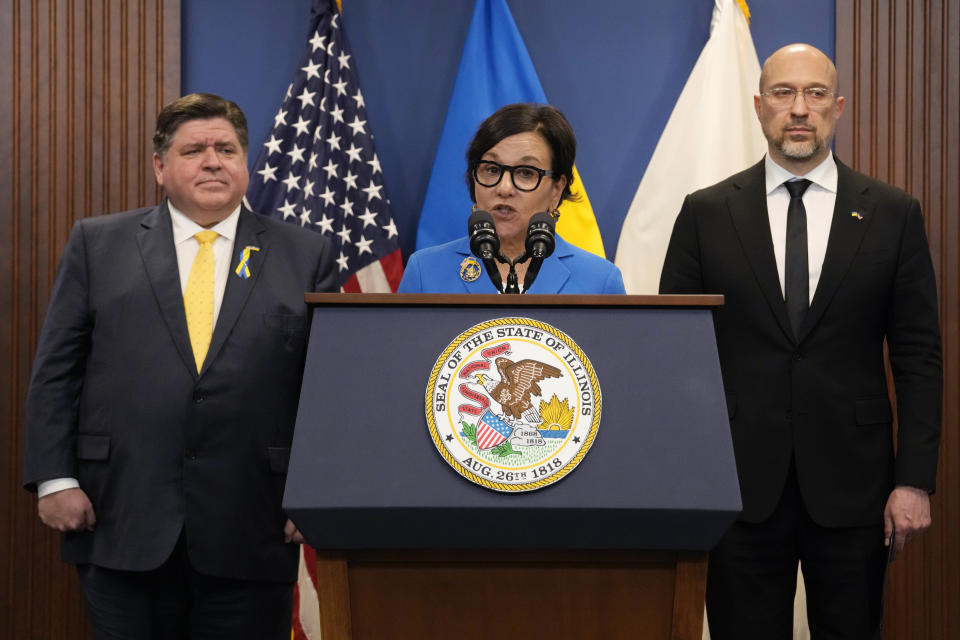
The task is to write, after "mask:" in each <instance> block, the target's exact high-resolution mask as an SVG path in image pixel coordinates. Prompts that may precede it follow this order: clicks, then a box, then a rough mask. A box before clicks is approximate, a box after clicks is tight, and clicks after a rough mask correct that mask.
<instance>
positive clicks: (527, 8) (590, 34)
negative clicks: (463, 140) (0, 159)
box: [182, 0, 835, 259]
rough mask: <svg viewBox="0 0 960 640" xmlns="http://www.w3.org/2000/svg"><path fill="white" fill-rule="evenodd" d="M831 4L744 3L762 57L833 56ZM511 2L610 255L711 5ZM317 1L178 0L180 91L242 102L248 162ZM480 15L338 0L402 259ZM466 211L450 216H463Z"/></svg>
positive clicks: (448, 0) (452, 4)
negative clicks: (795, 50)
mask: <svg viewBox="0 0 960 640" xmlns="http://www.w3.org/2000/svg"><path fill="white" fill-rule="evenodd" d="M834 2H835V0H807V1H806V2H803V3H798V2H796V1H795V0H748V3H747V4H748V5H749V7H750V11H751V13H752V20H751V24H750V27H751V32H752V33H753V40H754V44H755V45H756V49H757V55H758V56H759V57H760V61H761V63H762V62H763V60H764V59H765V58H766V57H767V56H768V55H770V54H771V53H773V51H775V50H776V49H777V48H779V47H780V46H782V45H785V44H789V43H791V42H809V43H811V44H813V45H815V46H817V47H819V48H820V49H822V50H823V51H825V52H826V53H827V54H828V55H830V56H831V57H832V56H833V52H834V31H835V29H834V24H835V20H834ZM508 4H509V6H510V9H511V11H512V12H513V16H514V19H515V20H516V22H517V26H518V28H519V29H520V33H521V34H522V35H523V38H524V41H525V42H526V45H527V49H528V51H529V52H530V56H531V58H532V59H533V63H534V65H535V66H536V69H537V73H538V74H539V76H540V81H541V83H542V85H543V88H544V91H545V92H546V95H547V98H548V99H549V100H550V102H551V103H553V104H555V105H556V106H558V107H559V108H560V109H561V110H563V111H564V113H565V114H566V115H567V117H568V118H569V120H570V122H571V123H572V125H573V127H574V130H575V131H576V134H577V141H578V145H579V147H578V154H577V168H578V169H579V170H580V174H581V177H582V178H583V181H584V183H585V185H586V187H587V191H588V193H589V195H590V200H591V203H592V204H593V208H594V212H595V213H596V216H597V220H598V223H599V225H600V232H601V234H602V235H603V242H604V247H605V249H606V252H607V257H609V258H611V259H612V258H613V254H614V251H615V250H616V246H617V239H618V238H619V235H620V227H621V225H622V224H623V218H624V216H626V213H627V209H628V208H629V207H630V202H631V201H632V199H633V194H634V192H635V191H636V189H637V185H638V184H639V183H640V178H641V177H642V176H643V172H644V170H645V168H646V165H647V161H648V160H649V159H650V155H651V154H652V153H653V149H654V147H655V146H656V144H657V140H658V139H659V137H660V132H661V131H662V130H663V127H664V125H665V124H666V122H667V118H669V116H670V112H671V110H672V109H673V105H674V103H675V102H676V99H677V97H678V96H679V95H680V91H681V89H682V88H683V84H684V82H685V81H686V79H687V75H688V74H689V73H690V70H691V69H692V68H693V65H694V63H695V62H696V59H697V56H699V54H700V51H701V49H702V48H703V45H704V43H705V42H706V40H707V37H708V35H709V31H710V18H711V15H712V12H713V4H714V3H713V1H712V0H671V1H669V2H665V1H652V0H651V1H639V2H638V1H637V0H602V1H600V0H598V1H597V2H593V3H584V2H583V1H582V0H509V2H508ZM310 5H311V2H310V0H282V1H280V2H277V1H275V0H184V2H183V9H182V16H183V44H182V46H183V52H182V60H183V63H182V64H183V69H182V78H183V80H182V83H183V93H190V92H194V91H210V92H213V93H218V94H220V95H223V96H225V97H228V98H230V99H232V100H234V101H236V102H237V103H238V104H239V105H240V107H241V108H242V109H243V110H244V111H245V112H246V114H247V118H248V120H249V126H250V146H251V149H250V162H251V164H252V163H253V161H254V160H255V159H256V156H257V153H258V152H259V145H261V144H262V143H263V141H264V140H266V138H267V133H268V131H269V129H270V127H272V126H273V116H274V114H275V113H276V111H277V109H278V108H279V106H280V102H281V100H282V99H283V95H284V92H285V91H286V88H287V85H288V83H289V82H290V79H291V77H292V76H293V73H294V71H295V70H296V67H297V66H299V64H300V62H299V61H300V58H301V56H302V55H303V52H304V48H305V46H306V39H307V37H308V33H307V30H308V28H309V15H310ZM472 9H473V0H395V1H386V0H343V26H344V31H345V33H346V35H347V38H348V41H349V44H350V46H351V48H352V50H353V56H354V57H353V59H352V62H353V63H354V68H355V69H356V70H357V74H358V75H359V78H360V85H361V88H362V90H363V93H364V98H365V100H366V107H367V112H368V116H369V125H368V126H369V127H370V128H371V130H372V132H373V134H374V135H375V137H376V139H375V144H376V146H377V153H378V154H379V156H380V159H381V162H382V165H383V171H384V181H385V183H386V190H387V193H388V195H389V197H390V200H391V204H392V207H393V212H394V217H395V219H396V222H397V227H398V229H399V231H400V241H401V245H402V247H403V250H404V256H407V255H409V253H410V251H411V250H412V248H413V244H414V241H415V238H416V225H417V220H418V218H419V215H420V206H421V204H422V202H423V197H424V193H425V192H426V188H427V180H428V179H429V175H430V169H431V167H432V164H433V154H434V152H435V150H436V146H437V141H438V139H439V137H440V131H441V128H442V127H443V120H444V116H445V115H446V109H447V103H448V101H449V98H450V92H451V91H452V88H453V81H454V76H455V74H456V71H457V65H458V63H459V61H460V52H461V49H462V46H463V41H464V38H465V37H466V33H467V28H468V26H469V21H470V15H471V13H472ZM703 108H704V109H709V108H710V105H709V104H704V105H703ZM695 152H696V150H695V149H691V153H695ZM467 214H468V212H466V211H462V212H451V215H458V216H462V217H463V219H464V221H466V217H467ZM464 224H465V222H464Z"/></svg>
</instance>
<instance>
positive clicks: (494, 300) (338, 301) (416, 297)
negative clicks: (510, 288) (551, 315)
mask: <svg viewBox="0 0 960 640" xmlns="http://www.w3.org/2000/svg"><path fill="white" fill-rule="evenodd" d="M304 300H305V301H306V302H307V304H315V305H401V306H403V305H409V306H413V305H444V306H477V307H490V306H493V307H531V306H536V307H573V306H577V307H634V308H636V307H662V308H677V307H709V308H713V307H720V306H723V296H722V295H695V296H694V295H664V296H655V295H642V296H638V295H630V296H628V295H602V294H594V295H564V294H532V295H526V294H524V295H512V294H511V295H506V294H502V295H501V294H496V293H483V294H469V293H460V294H451V293H306V294H304Z"/></svg>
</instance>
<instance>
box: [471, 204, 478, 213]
mask: <svg viewBox="0 0 960 640" xmlns="http://www.w3.org/2000/svg"><path fill="white" fill-rule="evenodd" d="M476 212H477V203H476V202H474V203H473V208H472V209H470V213H476Z"/></svg>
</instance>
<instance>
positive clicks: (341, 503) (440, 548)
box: [284, 294, 741, 640]
mask: <svg viewBox="0 0 960 640" xmlns="http://www.w3.org/2000/svg"><path fill="white" fill-rule="evenodd" d="M307 302H308V303H310V304H312V305H314V313H313V319H312V328H311V337H310V345H309V349H308V354H307V363H306V367H305V371H304V385H303V390H302V393H301V400H300V408H299V413H298V417H297V426H296V432H295V436H294V443H293V451H292V455H291V461H290V469H289V472H288V476H287V484H286V493H285V495H284V507H285V509H286V510H287V512H288V513H289V514H290V516H291V517H292V519H293V520H294V521H295V522H296V523H297V525H298V527H299V528H300V530H301V531H302V532H303V533H304V535H305V537H306V539H307V540H308V541H309V542H310V544H311V545H312V546H313V547H314V548H316V549H317V551H318V562H317V571H318V581H319V596H320V614H321V627H322V631H323V638H324V640H341V639H355V640H366V639H376V640H380V639H383V638H398V639H406V638H418V639H419V638H448V637H456V638H458V639H462V640H471V639H473V638H477V639H478V640H479V639H481V638H491V637H496V638H518V639H519V638H522V639H524V640H533V639H537V638H551V639H564V638H571V639H573V638H576V639H582V638H603V639H604V640H608V639H616V638H644V639H656V638H664V639H666V638H671V639H674V638H676V639H680V638H689V639H690V640H694V639H697V640H699V638H700V636H701V630H702V616H703V596H704V589H705V579H706V552H707V550H709V549H710V548H711V547H712V546H713V544H714V543H715V542H716V541H717V540H718V539H719V537H720V536H721V535H722V533H723V532H724V530H725V529H726V527H727V526H728V525H729V524H730V522H732V521H733V519H734V518H735V517H736V515H737V513H738V512H739V510H740V508H741V506H740V497H739V487H738V483H737V476H736V469H735V465H734V459H733V450H732V446H731V443H730V432H729V426H728V425H729V423H728V420H727V413H726V403H725V399H724V395H723V385H722V381H721V377H720V369H719V363H718V358H717V351H716V343H715V340H714V333H713V321H712V315H711V312H710V310H711V308H713V307H715V306H717V305H720V304H722V297H721V296H533V295H531V296H526V295H524V296H496V295H491V296H481V295H474V296H467V295H463V296H455V295H370V294H366V295H346V294H308V295H307ZM502 317H522V318H531V319H534V320H536V321H540V322H545V323H548V324H550V325H552V326H554V327H556V328H558V329H560V330H561V331H563V332H564V333H566V334H567V335H568V336H570V337H571V338H572V339H573V340H575V341H576V343H577V344H578V345H579V347H580V348H582V349H583V351H584V352H585V353H586V354H587V356H588V357H589V359H590V361H591V362H592V364H593V367H594V369H595V371H596V374H597V377H598V379H599V382H600V385H601V389H602V393H603V409H602V420H601V423H600V426H599V429H598V432H597V437H596V440H595V442H594V443H593V446H592V448H591V449H590V451H589V453H588V454H587V455H586V456H585V457H584V459H583V461H582V462H581V463H580V464H579V466H578V467H577V468H576V469H574V470H573V471H572V472H571V473H570V474H569V475H568V476H567V477H564V478H563V479H561V480H560V481H559V482H556V483H555V484H553V485H550V486H548V487H545V488H543V489H539V490H537V491H531V492H527V493H499V492H496V491H491V490H489V489H487V488H484V487H480V486H477V485H475V484H473V483H471V482H469V481H467V480H466V479H464V478H462V477H460V476H459V475H458V474H457V473H456V472H455V471H454V470H453V469H452V468H451V467H450V466H449V465H448V464H447V463H446V461H444V460H443V458H442V457H441V456H440V454H439V453H438V452H437V449H436V446H435V445H434V443H433V441H432V440H431V438H430V436H429V434H428V429H427V426H426V420H425V417H424V411H425V391H426V388H427V378H428V375H429V373H430V371H431V370H432V368H433V366H434V363H435V362H436V360H437V357H438V356H439V354H440V353H441V352H442V351H443V350H444V348H445V347H446V346H447V345H448V344H449V343H450V341H451V340H453V339H454V338H455V337H456V336H458V335H459V334H460V333H462V332H463V331H465V330H466V329H468V328H470V327H471V326H474V325H476V324H479V323H481V322H486V321H488V320H490V319H493V318H502Z"/></svg>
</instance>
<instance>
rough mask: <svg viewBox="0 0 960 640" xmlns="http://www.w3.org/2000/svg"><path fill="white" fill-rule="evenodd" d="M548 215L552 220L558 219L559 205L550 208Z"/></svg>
mask: <svg viewBox="0 0 960 640" xmlns="http://www.w3.org/2000/svg"><path fill="white" fill-rule="evenodd" d="M550 217H551V218H553V219H554V220H559V219H560V208H559V207H554V208H553V209H550Z"/></svg>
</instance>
